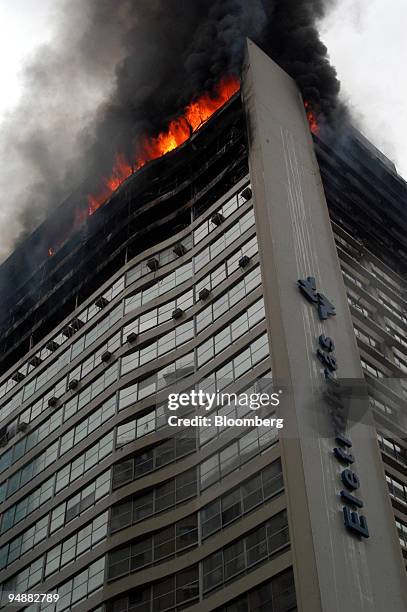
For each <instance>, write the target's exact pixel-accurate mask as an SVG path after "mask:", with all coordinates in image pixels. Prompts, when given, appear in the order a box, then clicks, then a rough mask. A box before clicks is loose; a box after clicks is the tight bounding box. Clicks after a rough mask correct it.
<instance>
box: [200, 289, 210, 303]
mask: <svg viewBox="0 0 407 612" xmlns="http://www.w3.org/2000/svg"><path fill="white" fill-rule="evenodd" d="M210 294H211V292H210V291H209V289H207V288H206V287H204V288H203V289H201V290H200V292H199V299H200V300H202V301H205V300H207V299H208V297H209V296H210Z"/></svg>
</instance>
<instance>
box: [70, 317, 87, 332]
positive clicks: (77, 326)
mask: <svg viewBox="0 0 407 612" xmlns="http://www.w3.org/2000/svg"><path fill="white" fill-rule="evenodd" d="M84 325H85V323H84V322H83V321H81V319H78V317H75V319H73V321H72V322H71V326H72V327H73V328H74V330H75V331H79V330H80V328H81V327H83V326H84Z"/></svg>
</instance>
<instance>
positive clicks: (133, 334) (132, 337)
mask: <svg viewBox="0 0 407 612" xmlns="http://www.w3.org/2000/svg"><path fill="white" fill-rule="evenodd" d="M137 338H138V334H136V332H131V333H130V334H129V335H128V336H127V337H126V341H127V342H129V343H130V344H132V343H133V342H135V341H136V340H137Z"/></svg>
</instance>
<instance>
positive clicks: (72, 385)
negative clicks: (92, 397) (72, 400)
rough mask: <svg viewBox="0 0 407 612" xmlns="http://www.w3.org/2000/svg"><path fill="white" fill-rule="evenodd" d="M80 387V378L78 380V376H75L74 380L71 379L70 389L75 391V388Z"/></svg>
mask: <svg viewBox="0 0 407 612" xmlns="http://www.w3.org/2000/svg"><path fill="white" fill-rule="evenodd" d="M78 387H79V380H77V379H76V378H73V379H72V380H70V381H69V383H68V389H69V390H70V391H75V389H77V388H78Z"/></svg>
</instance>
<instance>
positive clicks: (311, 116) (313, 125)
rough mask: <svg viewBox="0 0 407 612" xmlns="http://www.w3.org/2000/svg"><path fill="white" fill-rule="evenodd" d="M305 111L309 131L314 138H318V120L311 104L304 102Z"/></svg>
mask: <svg viewBox="0 0 407 612" xmlns="http://www.w3.org/2000/svg"><path fill="white" fill-rule="evenodd" d="M304 106H305V111H306V113H307V119H308V123H309V127H310V130H311V132H312V133H313V134H315V136H318V134H319V131H320V128H319V124H318V119H317V116H316V114H315V113H314V111H313V110H312V108H311V104H310V103H309V102H304Z"/></svg>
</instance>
